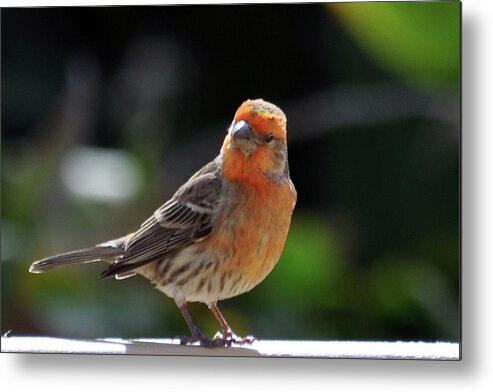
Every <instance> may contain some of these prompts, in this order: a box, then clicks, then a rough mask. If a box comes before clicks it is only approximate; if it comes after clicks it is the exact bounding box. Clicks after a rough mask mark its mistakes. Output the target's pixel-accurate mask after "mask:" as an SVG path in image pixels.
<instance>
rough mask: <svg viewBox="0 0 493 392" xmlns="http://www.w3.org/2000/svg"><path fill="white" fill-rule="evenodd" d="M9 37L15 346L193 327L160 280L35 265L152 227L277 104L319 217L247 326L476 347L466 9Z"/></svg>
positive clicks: (132, 11) (29, 15)
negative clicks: (463, 280) (244, 110)
mask: <svg viewBox="0 0 493 392" xmlns="http://www.w3.org/2000/svg"><path fill="white" fill-rule="evenodd" d="M1 23H2V31H1V32H2V35H1V36H2V48H1V50H2V52H1V58H2V64H1V66H2V177H1V190H2V242H1V245H2V247H1V250H2V270H1V272H2V275H1V278H2V280H1V283H2V286H1V287H2V303H1V305H2V309H1V310H2V326H1V328H2V333H5V332H6V331H8V330H12V333H13V335H27V334H28V335H50V336H65V337H81V338H82V337H83V338H95V337H107V336H118V337H127V338H128V337H134V338H135V337H168V336H174V335H180V334H184V333H186V332H188V331H187V327H186V325H185V323H184V321H183V320H182V319H181V315H180V314H179V312H178V310H177V309H176V308H175V305H174V303H173V301H172V300H170V299H167V298H166V297H165V296H164V295H162V294H160V293H159V292H157V291H156V290H154V289H153V288H152V287H151V286H150V285H149V283H148V282H147V281H144V279H142V278H140V277H137V278H133V279H130V280H126V281H124V282H117V281H112V280H98V279H97V277H98V273H99V272H100V271H102V269H103V266H101V265H98V264H91V265H85V266H83V265H79V266H74V267H72V268H62V269H59V270H56V271H54V272H52V273H49V274H44V275H38V276H37V275H32V274H29V273H28V267H29V265H30V264H31V262H33V261H34V260H36V259H39V258H42V257H45V256H48V255H51V254H55V253H58V252H62V251H67V250H71V249H74V248H78V247H85V246H88V245H91V244H93V243H99V242H103V241H105V240H108V239H111V238H114V237H117V236H120V235H122V234H124V233H126V232H129V231H132V230H135V228H136V227H138V225H139V224H140V223H141V222H142V221H143V220H144V219H145V218H147V217H148V216H149V215H150V214H151V213H152V212H153V210H154V209H155V208H157V207H158V206H159V205H160V204H162V203H163V202H164V201H166V200H167V198H168V197H170V196H171V195H172V194H173V193H174V191H175V190H176V188H177V187H178V186H179V185H181V183H183V182H184V181H185V180H186V179H187V178H188V177H189V176H190V175H191V174H193V172H194V171H195V170H197V169H198V168H200V167H201V165H203V164H205V163H206V162H208V161H209V160H211V159H212V158H214V156H215V155H216V154H217V153H218V151H219V148H220V145H221V142H222V139H223V136H224V134H225V130H226V127H227V126H228V124H229V123H230V121H231V118H232V116H233V114H234V111H235V110H236V108H237V106H238V105H239V104H240V103H241V102H242V101H243V100H245V99H247V98H258V97H262V98H264V99H266V100H269V101H271V102H274V103H276V104H277V105H279V106H280V107H281V108H282V109H283V110H284V111H285V113H286V115H287V118H288V140H289V159H290V168H291V176H292V179H293V182H294V183H295V185H296V187H297V189H298V198H299V199H298V200H299V202H298V205H297V208H296V210H295V214H294V217H293V222H292V227H291V231H290V234H289V237H288V241H287V244H286V247H285V251H284V254H283V256H282V258H281V260H280V262H279V264H278V265H277V266H276V268H275V269H274V271H273V272H272V273H271V275H270V276H269V277H268V278H267V279H266V280H265V281H264V282H263V283H262V284H261V285H259V286H258V287H257V288H256V289H254V290H253V291H252V292H250V293H248V294H244V295H242V296H240V297H238V298H234V299H230V300H228V301H224V302H222V303H221V304H220V307H221V308H222V310H223V312H224V314H225V316H226V318H228V320H229V321H230V323H231V325H232V326H234V328H235V329H236V332H237V333H239V334H245V333H247V334H253V335H256V336H257V337H260V338H269V339H368V340H383V339H391V340H392V339H401V340H408V339H412V340H429V341H434V340H453V341H457V340H458V339H459V338H460V322H459V278H460V277H459V272H460V268H459V266H460V264H459V263H460V260H459V253H460V208H459V207H460V204H459V203H460V199H459V196H460V188H459V185H460V180H459V174H460V156H459V146H460V145H459V143H460V117H459V116H460V105H459V103H460V91H459V86H460V84H459V64H460V63H459V24H460V5H459V3H457V2H432V3H427V2H418V3H382V2H380V3H366V4H363V3H353V4H345V3H340V4H330V5H324V4H308V5H300V4H298V5H294V4H293V5H236V6H231V5H218V6H152V7H97V8H93V7H87V8H31V9H29V8H24V9H3V10H2V13H1ZM191 311H192V314H193V315H194V317H195V318H196V320H197V322H198V324H199V325H200V326H202V327H203V328H204V330H205V331H206V332H207V333H209V334H214V332H215V331H216V330H217V328H218V327H217V325H216V323H215V320H214V319H213V317H212V315H210V314H209V312H208V310H207V309H206V307H205V306H203V305H200V304H192V306H191Z"/></svg>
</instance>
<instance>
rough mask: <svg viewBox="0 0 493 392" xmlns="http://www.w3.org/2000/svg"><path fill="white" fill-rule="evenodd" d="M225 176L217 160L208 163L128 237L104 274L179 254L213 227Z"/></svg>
mask: <svg viewBox="0 0 493 392" xmlns="http://www.w3.org/2000/svg"><path fill="white" fill-rule="evenodd" d="M222 184H223V182H222V179H221V177H220V176H219V174H218V170H217V164H216V163H215V161H213V162H211V163H210V164H208V165H206V166H204V167H203V168H202V169H201V170H200V171H198V172H197V173H196V174H195V175H194V176H193V177H192V178H190V180H189V181H188V182H186V183H185V184H184V185H183V186H182V187H181V188H180V189H178V191H177V192H176V193H175V195H174V196H173V197H172V198H171V199H170V200H169V201H168V202H166V203H165V204H164V205H163V206H161V207H160V208H159V209H157V210H156V211H155V212H154V214H153V215H152V216H151V217H150V218H149V219H147V220H146V221H145V222H144V223H143V224H142V225H141V227H140V228H139V230H137V231H136V232H135V234H134V235H133V236H132V237H131V238H130V239H129V240H128V242H127V243H126V245H125V251H124V253H123V255H122V256H120V257H119V258H118V259H117V260H116V261H115V262H114V263H113V264H111V265H110V266H109V267H108V268H107V269H106V270H105V271H104V272H103V273H102V275H101V277H103V278H104V277H108V276H114V275H117V274H118V275H122V274H125V273H127V272H129V271H132V270H134V269H136V268H139V267H141V266H143V265H145V264H148V263H151V262H153V261H157V260H162V259H164V258H165V257H168V256H171V255H173V254H176V253H177V252H179V251H180V250H182V249H183V248H185V247H186V246H188V245H190V244H191V243H194V242H197V241H201V240H203V239H204V238H205V237H207V236H208V235H209V234H210V232H211V231H212V221H213V217H214V216H215V214H216V213H217V210H218V206H219V201H220V194H221V189H222Z"/></svg>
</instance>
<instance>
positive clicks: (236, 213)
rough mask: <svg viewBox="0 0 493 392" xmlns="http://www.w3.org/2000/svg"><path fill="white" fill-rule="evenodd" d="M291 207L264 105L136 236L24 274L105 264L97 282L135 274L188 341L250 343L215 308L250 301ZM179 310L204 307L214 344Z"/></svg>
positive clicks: (284, 166) (276, 136)
mask: <svg viewBox="0 0 493 392" xmlns="http://www.w3.org/2000/svg"><path fill="white" fill-rule="evenodd" d="M295 203H296V190H295V188H294V186H293V183H292V182H291V179H290V178H289V168H288V150H287V142H286V117H285V115H284V113H283V112H282V111H281V110H280V109H279V108H278V107H276V106H275V105H273V104H271V103H269V102H266V101H264V100H262V99H256V100H247V101H245V102H243V103H242V104H241V106H240V107H239V108H238V110H237V111H236V114H235V116H234V120H233V122H232V123H231V125H230V126H229V128H228V131H227V135H226V138H225V139H224V143H223V145H222V147H221V151H220V153H219V155H218V156H217V157H216V159H214V160H213V161H212V162H210V163H208V164H207V165H205V166H204V167H203V168H202V169H200V170H199V171H198V172H197V173H195V174H194V175H193V176H192V177H191V178H190V179H189V180H188V181H187V182H186V183H185V184H184V185H183V186H181V187H180V188H179V189H178V191H177V192H176V193H175V194H174V195H173V197H172V198H171V199H170V200H169V201H168V202H166V203H165V204H164V205H162V206H161V207H160V208H158V209H157V210H156V211H155V212H154V214H153V215H152V216H151V217H150V218H149V219H147V220H146V221H145V222H144V223H143V224H142V225H141V226H140V228H139V229H138V230H137V231H136V232H135V233H132V234H129V235H127V236H124V237H121V238H118V239H115V240H112V241H108V242H105V243H102V244H100V245H96V246H94V247H91V248H87V249H82V250H76V251H73V252H69V253H65V254H61V255H57V256H53V257H48V258H45V259H43V260H40V261H37V262H35V263H33V264H32V265H31V268H30V272H34V273H40V272H45V271H49V270H51V269H53V268H55V267H58V266H60V265H65V264H73V263H88V262H94V261H104V262H106V263H109V266H108V268H107V269H106V270H105V271H104V272H103V273H102V274H101V276H102V277H111V276H113V277H115V278H116V279H125V278H128V277H131V276H134V275H135V274H140V275H142V276H144V277H145V278H147V279H149V280H150V281H151V282H152V283H153V284H154V285H155V286H156V288H157V289H158V290H160V291H162V292H163V293H164V294H166V295H167V296H169V297H171V298H173V299H174V300H175V303H176V305H177V306H178V308H179V309H180V311H181V313H182V314H183V317H184V318H185V321H186V322H187V324H188V327H189V328H190V331H191V337H190V338H186V339H183V340H182V343H192V342H197V341H198V342H200V345H201V346H204V347H220V346H230V345H231V344H232V343H240V344H242V343H249V342H251V341H252V338H246V339H242V338H239V337H237V336H236V335H234V334H233V332H232V331H231V329H230V328H229V326H228V324H227V323H226V320H225V319H224V317H223V316H222V315H221V313H220V312H219V310H218V308H217V301H220V300H224V299H227V298H231V297H234V296H237V295H239V294H243V293H245V292H247V291H250V290H251V289H252V288H254V287H255V286H256V285H258V284H259V283H260V282H262V281H263V280H264V279H265V277H266V276H267V275H268V274H269V273H270V272H271V270H272V268H273V267H274V266H275V265H276V263H277V261H278V260H279V257H280V256H281V253H282V249H283V247H284V243H285V241H286V236H287V234H288V230H289V225H290V222H291V215H292V213H293V209H294V206H295ZM187 302H202V303H205V304H207V305H208V307H209V309H210V310H211V311H212V313H213V314H214V316H215V317H216V318H217V320H218V321H219V324H220V326H221V329H222V334H217V335H216V337H214V338H213V339H209V338H207V337H206V336H205V335H204V334H203V333H202V332H201V331H200V329H199V328H198V327H197V326H196V324H195V323H194V322H193V320H192V317H191V316H190V313H189V311H188V310H187Z"/></svg>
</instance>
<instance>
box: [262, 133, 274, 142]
mask: <svg viewBox="0 0 493 392" xmlns="http://www.w3.org/2000/svg"><path fill="white" fill-rule="evenodd" d="M273 140H274V135H272V134H270V135H267V136H266V137H265V138H264V142H265V143H270V142H271V141H273Z"/></svg>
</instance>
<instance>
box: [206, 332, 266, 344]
mask: <svg viewBox="0 0 493 392" xmlns="http://www.w3.org/2000/svg"><path fill="white" fill-rule="evenodd" d="M213 340H214V341H220V342H222V343H223V346H224V347H231V345H232V344H233V343H234V344H238V345H240V346H243V345H245V344H252V343H253V342H254V341H255V340H256V339H255V338H254V337H253V336H245V337H244V338H242V337H240V336H236V335H235V334H234V333H233V331H231V330H230V329H229V330H228V331H226V333H225V334H224V335H223V334H222V333H221V332H216V334H215V335H214V339H213Z"/></svg>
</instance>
